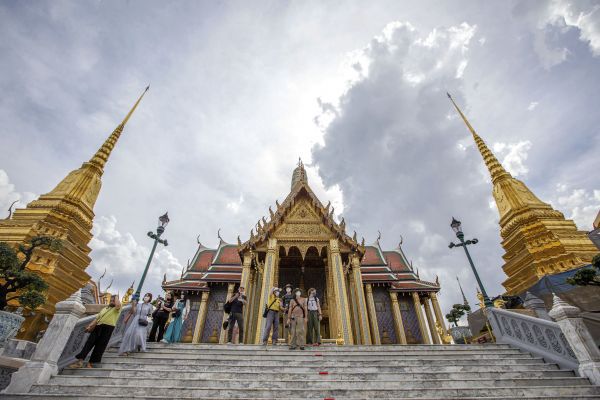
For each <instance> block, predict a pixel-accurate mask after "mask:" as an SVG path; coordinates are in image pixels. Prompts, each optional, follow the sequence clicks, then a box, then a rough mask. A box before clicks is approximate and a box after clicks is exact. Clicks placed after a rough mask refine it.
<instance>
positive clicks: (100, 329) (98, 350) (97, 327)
mask: <svg viewBox="0 0 600 400" xmlns="http://www.w3.org/2000/svg"><path fill="white" fill-rule="evenodd" d="M120 314H121V302H120V301H119V297H118V296H116V295H113V296H111V297H110V303H109V304H108V305H107V306H106V307H104V308H103V309H102V310H101V311H100V312H99V313H98V316H97V317H96V319H95V320H94V321H92V322H91V323H90V324H89V325H88V326H87V327H86V328H85V330H86V332H90V336H88V338H87V341H86V342H85V345H84V346H83V349H82V350H81V351H80V352H79V354H77V355H76V356H75V358H77V361H76V362H74V363H73V364H71V365H70V366H69V367H70V368H81V367H83V360H85V358H86V357H87V355H88V353H89V352H90V351H91V350H92V349H94V351H92V355H91V356H90V361H89V362H88V365H87V366H88V368H98V367H99V365H98V364H100V362H101V361H102V356H103V355H104V350H106V346H107V345H108V341H109V340H110V337H111V336H112V333H113V330H114V329H115V325H116V324H117V320H118V319H119V315H120Z"/></svg>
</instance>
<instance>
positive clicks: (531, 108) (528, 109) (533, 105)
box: [527, 101, 539, 111]
mask: <svg viewBox="0 0 600 400" xmlns="http://www.w3.org/2000/svg"><path fill="white" fill-rule="evenodd" d="M538 104H539V103H538V102H537V101H532V102H531V103H529V105H528V106H527V111H533V110H535V108H536V107H537V106H538Z"/></svg>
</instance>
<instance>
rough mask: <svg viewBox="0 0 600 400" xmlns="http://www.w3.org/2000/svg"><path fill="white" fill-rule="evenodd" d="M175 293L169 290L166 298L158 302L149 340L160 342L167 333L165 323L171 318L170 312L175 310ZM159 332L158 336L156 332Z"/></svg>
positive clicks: (153, 314) (153, 315)
mask: <svg viewBox="0 0 600 400" xmlns="http://www.w3.org/2000/svg"><path fill="white" fill-rule="evenodd" d="M174 304H175V302H174V301H173V294H172V293H171V292H167V294H165V300H164V301H161V302H158V303H156V310H155V311H154V313H152V329H151V330H150V336H149V337H148V341H149V342H160V341H161V340H162V338H163V334H164V333H165V325H166V324H167V320H168V319H169V314H170V313H171V311H173V305H174ZM157 332H158V336H157V335H156V333H157Z"/></svg>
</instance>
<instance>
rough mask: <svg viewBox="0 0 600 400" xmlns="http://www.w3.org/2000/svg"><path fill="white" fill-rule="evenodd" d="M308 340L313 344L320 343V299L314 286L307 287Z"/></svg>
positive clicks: (318, 344)
mask: <svg viewBox="0 0 600 400" xmlns="http://www.w3.org/2000/svg"><path fill="white" fill-rule="evenodd" d="M307 308H308V340H307V343H308V344H311V345H315V346H320V345H321V320H322V319H323V312H322V311H321V301H320V300H319V298H318V297H317V290H316V289H315V288H310V289H308V301H307Z"/></svg>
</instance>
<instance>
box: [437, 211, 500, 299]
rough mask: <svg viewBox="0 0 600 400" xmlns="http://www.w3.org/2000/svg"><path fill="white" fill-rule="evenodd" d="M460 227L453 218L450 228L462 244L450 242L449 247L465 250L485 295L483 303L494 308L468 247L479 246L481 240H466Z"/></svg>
mask: <svg viewBox="0 0 600 400" xmlns="http://www.w3.org/2000/svg"><path fill="white" fill-rule="evenodd" d="M460 226H461V223H460V221H458V220H456V219H455V218H454V217H452V222H451V223H450V227H452V230H453V231H454V232H455V233H456V237H457V238H458V240H460V243H459V244H455V243H453V242H450V245H448V247H449V248H453V247H462V248H463V249H465V254H466V255H467V259H468V260H469V264H471V269H472V270H473V274H475V279H477V284H478V285H479V289H480V290H481V294H482V295H483V303H484V304H485V306H486V307H494V303H492V301H491V300H490V298H489V297H488V295H487V292H486V291H485V288H484V287H483V283H481V279H480V278H479V274H478V273H477V269H475V264H473V260H472V259H471V255H470V254H469V250H468V249H467V246H468V245H471V244H477V243H478V242H479V240H477V239H475V238H473V239H469V240H465V234H464V233H463V231H462V229H461V227H460Z"/></svg>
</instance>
